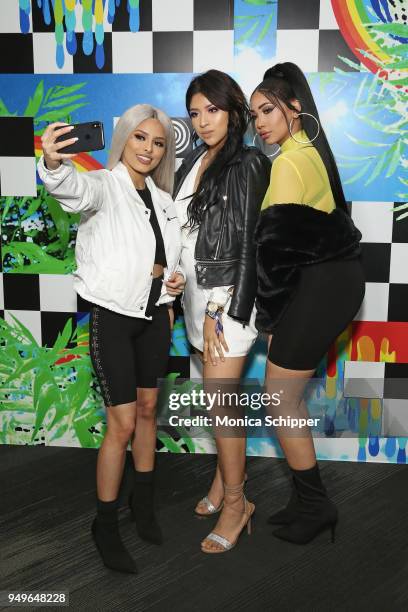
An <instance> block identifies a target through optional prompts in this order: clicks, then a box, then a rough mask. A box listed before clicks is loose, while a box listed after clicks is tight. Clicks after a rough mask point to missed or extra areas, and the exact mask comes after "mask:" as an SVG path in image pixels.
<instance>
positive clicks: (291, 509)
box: [266, 477, 299, 525]
mask: <svg viewBox="0 0 408 612" xmlns="http://www.w3.org/2000/svg"><path fill="white" fill-rule="evenodd" d="M298 502H299V497H298V494H297V489H296V482H295V479H294V478H293V477H292V491H291V494H290V498H289V501H288V503H287V505H286V506H285V508H282V509H281V510H278V511H277V512H275V513H274V514H271V515H270V516H269V517H268V518H267V519H266V522H267V523H269V525H289V523H291V522H292V521H293V520H294V519H295V518H296V510H297V507H298Z"/></svg>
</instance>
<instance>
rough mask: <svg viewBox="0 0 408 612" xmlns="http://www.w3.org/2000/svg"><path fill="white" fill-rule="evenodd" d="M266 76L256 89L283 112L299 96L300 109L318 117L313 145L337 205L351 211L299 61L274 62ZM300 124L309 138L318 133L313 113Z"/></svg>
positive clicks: (303, 117) (291, 107) (291, 106)
mask: <svg viewBox="0 0 408 612" xmlns="http://www.w3.org/2000/svg"><path fill="white" fill-rule="evenodd" d="M263 78H264V80H263V81H262V83H260V85H258V87H257V88H256V89H255V91H259V92H260V93H262V94H263V95H264V96H265V97H266V98H268V100H270V101H271V102H273V104H276V105H277V106H278V107H279V108H280V110H281V111H282V113H283V115H284V116H285V113H284V109H283V106H282V104H281V103H282V102H284V103H285V104H286V106H287V107H288V108H290V109H291V110H294V111H296V110H297V109H296V108H295V107H294V106H293V105H292V104H291V102H290V101H291V100H293V99H297V100H299V102H300V106H301V112H304V113H310V114H311V115H314V117H316V119H317V120H318V121H319V124H320V133H319V136H318V137H317V139H316V140H315V141H314V142H313V145H314V146H315V147H316V149H317V150H318V152H319V154H320V156H321V158H322V160H323V163H324V165H325V167H326V170H327V175H328V177H329V181H330V186H331V189H332V192H333V197H334V200H335V202H336V205H337V206H339V207H340V208H342V209H343V210H345V211H346V212H349V210H348V207H347V203H346V198H345V196H344V192H343V187H342V185H341V180H340V175H339V171H338V168H337V164H336V161H335V159H334V155H333V153H332V150H331V148H330V145H329V142H328V140H327V137H326V134H325V133H324V130H323V128H322V126H321V122H320V117H319V113H318V110H317V108H316V103H315V101H314V98H313V94H312V92H311V90H310V87H309V83H308V82H307V80H306V77H305V75H304V74H303V72H302V71H301V69H300V68H299V67H298V66H296V64H292V62H284V63H283V64H275V66H272V68H269V69H268V70H267V71H266V72H265V74H264V77H263ZM301 124H302V128H303V129H304V130H305V132H306V134H307V136H308V138H309V140H311V139H312V138H314V137H315V136H316V122H315V121H314V119H313V118H312V117H309V116H308V115H302V116H301Z"/></svg>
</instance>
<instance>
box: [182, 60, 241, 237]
mask: <svg viewBox="0 0 408 612" xmlns="http://www.w3.org/2000/svg"><path fill="white" fill-rule="evenodd" d="M198 93H201V94H203V96H205V97H206V98H208V100H209V101H210V102H211V104H214V106H216V107H217V108H220V109H221V110H223V111H227V112H228V113H229V116H228V132H227V138H226V141H225V144H224V145H223V147H222V148H221V149H220V150H219V151H218V152H217V155H216V156H215V157H214V159H213V160H212V162H211V163H210V165H209V166H208V168H206V170H205V171H204V172H203V174H202V176H201V179H200V182H199V184H198V186H197V190H196V192H195V193H194V194H193V197H192V199H191V201H190V203H189V205H188V208H187V216H188V222H187V225H188V226H189V227H190V228H191V229H192V228H195V227H197V226H198V225H199V224H200V223H201V221H202V218H203V213H204V210H205V209H206V208H207V207H209V206H212V205H214V204H215V203H216V202H217V199H218V188H217V187H218V184H219V179H220V177H221V176H222V175H223V173H224V172H225V169H226V165H227V163H228V162H229V161H230V160H231V159H232V157H233V156H234V155H235V153H236V152H237V151H238V150H239V149H240V147H241V146H242V144H243V139H244V134H245V132H246V129H247V127H248V124H249V121H250V112H249V107H248V103H247V101H246V98H245V95H244V93H243V91H242V89H241V88H240V86H239V85H238V83H237V82H236V81H234V79H232V78H231V77H230V76H229V75H228V74H226V73H225V72H221V71H220V70H208V71H207V72H204V73H203V74H200V75H199V76H197V77H195V78H194V79H193V80H192V81H191V83H190V85H189V86H188V89H187V92H186V107H187V112H188V113H189V114H190V104H191V99H192V97H193V96H194V95H195V94H198ZM197 139H198V137H197V135H195V141H197Z"/></svg>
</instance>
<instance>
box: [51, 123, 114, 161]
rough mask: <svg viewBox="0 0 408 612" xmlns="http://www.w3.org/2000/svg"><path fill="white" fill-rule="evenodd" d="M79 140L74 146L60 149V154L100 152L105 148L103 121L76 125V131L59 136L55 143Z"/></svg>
mask: <svg viewBox="0 0 408 612" xmlns="http://www.w3.org/2000/svg"><path fill="white" fill-rule="evenodd" d="M75 137H76V138H78V140H77V141H76V142H74V143H73V144H70V145H67V146H66V147H64V148H63V149H59V151H60V153H84V152H85V151H100V150H101V149H103V148H104V147H105V138H104V134H103V124H102V122H101V121H90V122H89V123H76V124H74V129H73V130H71V131H70V132H68V133H67V134H62V136H58V138H57V139H56V141H55V142H62V141H63V140H69V139H70V138H75Z"/></svg>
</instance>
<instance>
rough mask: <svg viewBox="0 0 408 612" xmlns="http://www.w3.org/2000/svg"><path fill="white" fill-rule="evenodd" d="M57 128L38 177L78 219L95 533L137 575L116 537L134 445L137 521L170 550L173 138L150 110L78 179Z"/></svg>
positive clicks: (175, 253)
mask: <svg viewBox="0 0 408 612" xmlns="http://www.w3.org/2000/svg"><path fill="white" fill-rule="evenodd" d="M71 129H72V126H67V125H66V124H63V123H54V124H52V125H49V126H48V127H47V129H46V130H45V132H44V134H43V136H42V145H43V156H42V157H41V159H40V161H39V163H38V172H39V175H40V177H41V179H42V181H43V183H44V185H45V188H46V189H47V191H48V192H49V193H50V194H51V195H53V196H54V197H55V198H56V199H57V200H58V201H59V203H60V204H61V206H62V208H63V209H64V210H66V211H68V212H73V213H80V214H81V220H80V224H79V228H78V235H77V239H76V245H75V257H76V263H77V269H76V271H75V275H74V287H75V289H76V291H77V292H78V294H79V295H80V296H81V297H82V298H83V299H84V300H86V301H88V302H89V303H90V307H91V308H90V321H89V335H90V338H89V349H90V357H91V360H92V364H93V366H94V370H95V374H96V376H97V378H98V381H99V385H100V388H101V393H102V396H103V400H104V402H105V406H106V420H107V429H106V433H105V436H104V439H103V442H102V444H101V447H100V449H99V452H98V461H97V474H96V480H97V483H96V484H97V499H96V517H95V519H94V521H93V523H92V527H91V531H92V536H93V538H94V541H95V544H96V546H97V549H98V551H99V552H100V555H101V557H102V560H103V562H104V564H105V565H106V566H107V567H109V568H111V569H114V570H117V571H120V572H127V573H136V572H137V568H136V564H135V561H134V559H133V558H132V556H131V555H130V554H129V552H128V550H127V549H126V547H125V545H124V544H123V542H122V539H121V536H120V532H119V526H118V493H119V487H120V484H121V480H122V475H123V470H124V466H125V458H126V449H127V447H128V444H129V441H130V442H131V450H132V458H133V463H134V471H133V486H132V493H131V495H130V498H129V506H130V510H131V514H132V517H133V519H134V520H135V523H136V529H137V532H138V534H139V536H140V537H141V538H142V539H144V540H146V541H148V542H151V543H154V544H161V543H162V532H161V529H160V525H159V524H158V521H157V519H156V515H155V511H154V503H153V498H154V466H155V448H156V402H157V396H158V379H160V378H164V376H165V374H166V370H167V364H168V358H169V350H170V344H171V327H172V322H173V312H172V303H173V301H174V298H175V296H176V295H178V294H180V293H181V291H182V287H183V276H182V274H181V272H180V270H179V267H178V263H179V258H180V250H181V239H180V238H181V236H180V224H179V222H178V218H177V214H176V211H175V209H174V204H173V201H172V198H171V195H170V192H171V191H172V188H173V182H174V165H175V138H174V129H173V125H172V122H171V120H170V118H169V117H168V116H167V115H166V114H165V113H164V112H163V111H161V110H160V109H157V108H154V107H153V106H150V105H149V104H137V105H136V106H132V107H131V108H129V109H128V110H127V111H126V112H125V113H124V114H123V115H122V116H121V118H120V119H119V121H118V123H117V125H116V127H115V130H114V132H113V137H112V145H111V150H110V155H109V159H108V163H107V168H106V169H105V168H103V169H100V170H95V171H92V172H83V173H80V172H78V171H77V170H76V168H75V166H74V164H73V163H72V162H71V161H70V159H71V158H72V157H74V155H72V154H68V153H64V147H65V146H67V145H69V144H72V143H73V142H75V140H76V139H72V138H71V139H69V140H64V141H63V142H61V143H58V142H57V141H56V140H57V138H58V136H61V135H62V134H68V133H69V132H70V130H71Z"/></svg>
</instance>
